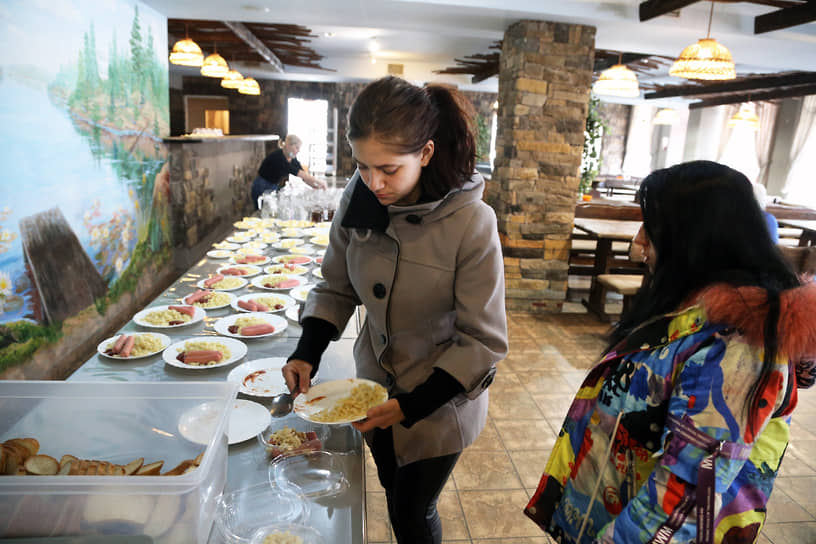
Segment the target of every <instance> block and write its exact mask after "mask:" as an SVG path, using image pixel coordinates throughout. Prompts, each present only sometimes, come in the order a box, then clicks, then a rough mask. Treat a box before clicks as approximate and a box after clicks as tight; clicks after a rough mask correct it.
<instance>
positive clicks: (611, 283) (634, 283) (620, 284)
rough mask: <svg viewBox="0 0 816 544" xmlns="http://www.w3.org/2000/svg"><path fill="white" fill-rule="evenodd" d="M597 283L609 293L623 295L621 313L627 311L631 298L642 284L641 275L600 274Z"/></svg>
mask: <svg viewBox="0 0 816 544" xmlns="http://www.w3.org/2000/svg"><path fill="white" fill-rule="evenodd" d="M598 283H600V284H601V285H603V286H604V288H605V289H607V290H609V291H614V292H615V293H620V294H621V295H623V312H626V311H627V310H629V305H630V304H631V303H632V297H633V296H634V295H635V293H637V292H638V289H640V286H641V285H642V284H643V275H642V274H600V275H598Z"/></svg>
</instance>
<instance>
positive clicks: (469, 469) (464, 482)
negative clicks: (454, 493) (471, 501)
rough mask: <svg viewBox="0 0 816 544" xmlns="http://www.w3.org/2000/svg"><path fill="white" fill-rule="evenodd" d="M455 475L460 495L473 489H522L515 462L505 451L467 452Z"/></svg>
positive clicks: (455, 470)
mask: <svg viewBox="0 0 816 544" xmlns="http://www.w3.org/2000/svg"><path fill="white" fill-rule="evenodd" d="M453 475H454V477H455V478H456V487H457V489H458V490H459V492H460V493H461V492H462V491H464V490H471V489H482V490H486V489H489V490H493V489H518V488H521V487H522V485H521V480H519V477H518V476H517V475H516V469H515V467H514V466H513V462H512V461H511V460H510V456H509V455H508V454H507V453H506V452H504V451H495V452H485V451H471V450H465V452H464V453H462V456H461V457H459V461H458V462H457V463H456V467H455V468H454V469H453Z"/></svg>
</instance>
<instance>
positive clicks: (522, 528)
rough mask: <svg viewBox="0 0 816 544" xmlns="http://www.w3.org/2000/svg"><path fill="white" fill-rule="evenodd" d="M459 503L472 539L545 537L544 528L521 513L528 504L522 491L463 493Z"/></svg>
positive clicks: (460, 495)
mask: <svg viewBox="0 0 816 544" xmlns="http://www.w3.org/2000/svg"><path fill="white" fill-rule="evenodd" d="M459 500H461V501H462V508H463V510H464V511H465V520H466V521H467V525H468V529H469V530H470V537H471V538H472V539H473V540H478V539H480V538H482V539H485V538H495V537H502V538H508V539H509V538H511V537H530V536H535V537H540V536H541V535H542V533H541V529H539V528H538V526H537V525H536V524H535V523H533V522H532V521H531V520H530V518H528V517H527V516H525V515H524V513H523V512H522V510H523V508H524V506H525V505H526V504H527V501H528V495H527V493H526V492H525V491H524V490H522V489H517V490H513V489H511V490H497V491H492V492H490V493H484V492H482V491H460V492H459Z"/></svg>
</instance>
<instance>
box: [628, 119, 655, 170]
mask: <svg viewBox="0 0 816 544" xmlns="http://www.w3.org/2000/svg"><path fill="white" fill-rule="evenodd" d="M652 117H654V108H652V106H647V105H644V104H636V105H635V106H633V107H632V115H631V117H630V119H631V120H630V121H629V135H628V136H627V138H626V152H625V153H624V155H623V175H624V177H627V178H645V177H646V176H648V175H649V173H650V172H651V171H652V153H651V147H652Z"/></svg>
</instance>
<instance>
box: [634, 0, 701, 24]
mask: <svg viewBox="0 0 816 544" xmlns="http://www.w3.org/2000/svg"><path fill="white" fill-rule="evenodd" d="M697 1H698V0H646V2H641V3H640V5H639V6H638V17H640V22H641V23H642V22H643V21H648V20H649V19H654V18H655V17H660V16H661V15H665V14H667V13H669V12H670V11H674V10H676V9H680V8H684V7H686V6H690V5H691V4H694V3H695V2H697Z"/></svg>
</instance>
